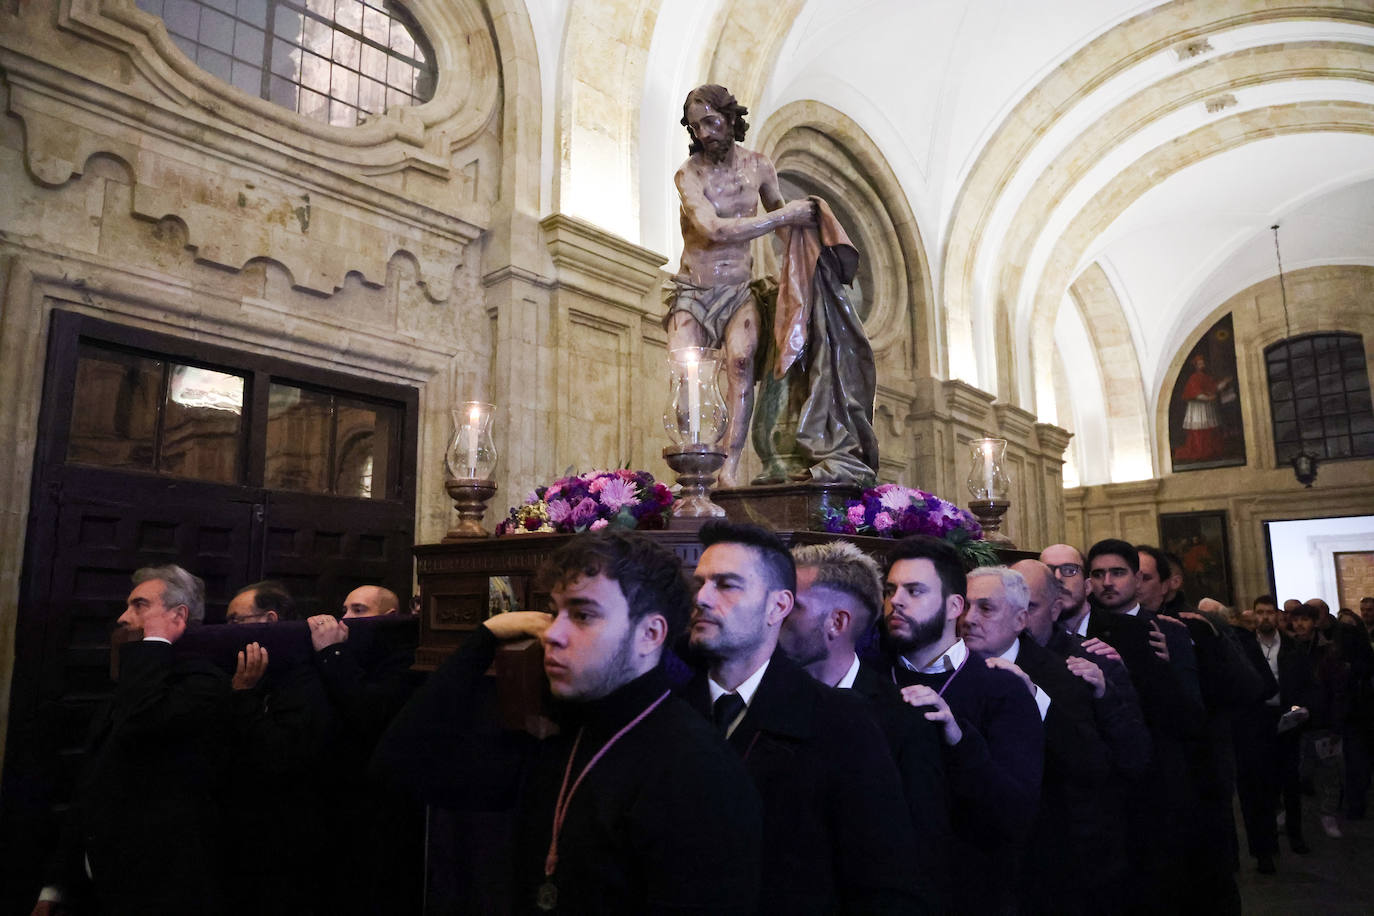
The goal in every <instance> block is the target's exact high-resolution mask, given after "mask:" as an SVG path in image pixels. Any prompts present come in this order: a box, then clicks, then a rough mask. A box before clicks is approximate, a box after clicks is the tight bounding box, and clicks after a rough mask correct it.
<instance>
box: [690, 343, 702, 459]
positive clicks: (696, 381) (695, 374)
mask: <svg viewBox="0 0 1374 916" xmlns="http://www.w3.org/2000/svg"><path fill="white" fill-rule="evenodd" d="M687 432H688V435H689V436H690V438H691V441H692V442H693V443H696V442H700V441H701V377H700V372H699V369H698V366H697V354H696V351H695V350H691V351H689V352H688V353H687Z"/></svg>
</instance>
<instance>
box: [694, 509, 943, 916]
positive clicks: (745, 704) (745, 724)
mask: <svg viewBox="0 0 1374 916" xmlns="http://www.w3.org/2000/svg"><path fill="white" fill-rule="evenodd" d="M700 537H701V543H702V544H704V545H705V547H706V549H705V550H704V551H702V554H701V558H700V559H699V560H697V566H696V572H695V575H694V578H695V580H696V583H697V593H696V609H695V610H694V611H693V612H692V619H691V626H690V630H689V633H690V645H691V649H692V651H693V652H694V653H695V654H696V655H697V656H699V657H701V658H702V659H704V660H705V661H706V664H707V668H706V670H705V671H703V672H701V673H699V674H698V675H697V676H696V677H695V678H694V679H693V680H692V681H691V682H690V683H689V684H688V685H687V686H686V687H685V688H684V690H683V693H684V696H685V697H686V699H687V701H688V702H689V703H691V705H692V706H694V707H696V709H697V710H698V711H699V712H700V713H701V714H702V715H703V716H705V717H707V718H709V719H711V720H713V721H714V722H715V724H716V727H717V728H718V729H719V730H720V732H721V734H723V735H724V736H725V738H726V740H727V741H728V742H729V744H730V746H731V747H732V748H734V749H735V750H736V751H737V752H738V753H739V755H740V756H741V757H742V758H743V759H744V766H745V769H747V770H748V771H749V775H750V776H751V777H752V778H753V780H754V785H755V786H756V787H757V788H758V791H759V795H760V796H762V799H763V844H762V847H761V848H762V858H763V877H762V886H761V892H762V894H761V898H760V900H761V905H760V909H761V911H762V912H767V913H788V914H798V913H910V912H913V911H914V910H915V909H917V908H918V906H919V902H918V900H917V898H916V895H915V891H914V880H913V876H912V869H911V863H910V861H909V857H910V855H911V850H912V849H913V848H914V846H915V840H914V838H913V835H912V827H911V822H910V820H909V819H908V818H907V817H906V814H905V811H904V810H903V806H902V805H901V804H900V802H899V800H900V799H901V798H902V785H901V780H900V778H899V776H898V774H897V768H896V766H895V764H894V763H893V760H892V755H891V754H890V753H889V751H888V748H887V742H886V741H885V740H884V738H883V735H882V733H881V732H880V731H879V730H878V727H877V726H876V725H875V724H874V723H873V721H872V719H871V717H870V713H869V711H868V709H867V707H866V706H865V701H864V700H863V698H862V697H859V696H855V695H854V694H853V692H852V691H839V690H833V689H831V688H830V687H827V686H824V685H822V684H820V683H818V682H817V681H816V680H814V679H813V678H811V677H810V676H809V675H807V673H806V672H805V671H803V670H802V669H801V668H799V667H797V665H796V664H795V663H794V662H793V661H792V660H791V659H789V658H788V657H787V656H786V655H785V654H784V653H782V652H774V649H775V648H776V647H777V644H778V636H779V633H780V631H781V628H782V623H783V621H784V620H785V619H786V618H787V616H788V614H790V613H791V612H792V609H793V603H794V596H795V594H796V587H797V573H796V567H795V565H794V564H793V562H792V555H791V554H790V553H788V552H787V548H786V547H785V546H784V545H783V543H782V541H781V540H779V539H778V537H777V535H775V534H773V533H772V532H769V531H766V530H764V529H762V528H759V527H756V526H753V525H736V524H730V523H727V522H710V523H707V524H706V525H705V526H703V527H702V529H701V535H700ZM894 802H897V803H894ZM713 804H718V802H716V803H713ZM694 864H695V863H694Z"/></svg>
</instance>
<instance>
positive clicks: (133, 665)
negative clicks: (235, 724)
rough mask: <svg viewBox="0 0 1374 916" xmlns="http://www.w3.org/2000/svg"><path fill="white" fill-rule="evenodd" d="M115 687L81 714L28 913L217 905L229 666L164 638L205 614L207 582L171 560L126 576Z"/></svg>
mask: <svg viewBox="0 0 1374 916" xmlns="http://www.w3.org/2000/svg"><path fill="white" fill-rule="evenodd" d="M133 584H134V588H133V590H132V591H131V592H129V597H128V600H127V601H126V602H125V608H124V613H123V614H121V615H120V616H119V620H118V626H119V627H120V628H121V629H124V630H127V631H140V632H141V633H142V638H141V639H135V640H133V641H129V642H126V643H124V644H122V645H121V646H119V648H118V649H117V650H116V651H118V652H119V680H118V681H117V682H116V683H115V688H114V696H112V697H111V698H110V699H109V700H108V701H107V702H106V703H105V704H104V705H102V706H101V707H100V708H99V709H98V710H97V711H96V714H95V715H94V717H93V718H92V720H91V730H90V736H89V738H88V741H87V746H86V766H85V769H84V772H83V774H82V776H81V778H80V780H79V781H78V782H77V787H76V791H75V793H74V794H73V796H72V804H71V807H70V809H69V810H68V811H67V817H66V823H65V824H64V829H63V834H62V836H63V841H62V844H61V847H60V849H59V851H58V855H57V856H56V857H55V858H54V860H53V862H52V865H51V866H50V868H49V870H48V874H47V880H46V886H45V887H44V888H43V892H42V894H41V896H40V898H39V903H38V905H37V906H36V907H35V909H34V912H35V913H51V912H56V908H57V907H58V906H59V905H60V906H62V907H64V908H66V909H72V910H76V911H81V912H84V911H85V909H84V908H90V909H91V910H92V911H98V912H101V913H110V914H121V913H130V914H132V913H140V914H141V913H205V912H218V911H219V910H218V908H217V903H216V902H217V901H218V900H220V899H221V894H220V888H219V885H218V881H217V878H216V875H217V871H218V869H217V862H216V861H215V858H214V856H213V855H212V854H211V852H210V850H211V848H212V846H213V844H214V841H215V839H216V837H215V836H214V835H213V825H215V824H216V822H217V817H216V815H215V811H214V804H213V802H212V801H211V799H212V798H213V792H214V785H215V776H216V774H217V773H218V768H217V761H218V759H219V757H220V754H219V753H218V745H217V743H216V742H217V740H218V736H219V735H221V734H222V733H223V731H224V727H225V721H226V715H227V712H228V706H229V693H230V691H229V677H228V675H226V674H225V673H224V672H222V671H220V670H219V668H217V667H216V666H215V665H214V664H213V663H211V662H210V661H209V660H207V659H204V658H196V657H183V658H176V657H174V655H173V653H172V644H173V643H175V642H177V641H178V640H180V639H181V637H182V636H184V635H185V633H186V631H187V630H188V629H190V628H192V627H195V626H197V625H198V624H200V623H201V622H202V621H203V620H204V619H205V583H204V582H202V581H201V580H200V579H199V578H198V577H196V576H193V575H191V574H190V573H189V572H187V571H186V570H184V569H182V568H181V567H180V566H172V565H168V566H155V567H148V568H144V569H140V570H138V571H137V572H135V573H134V575H133Z"/></svg>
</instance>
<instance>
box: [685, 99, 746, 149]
mask: <svg viewBox="0 0 1374 916" xmlns="http://www.w3.org/2000/svg"><path fill="white" fill-rule="evenodd" d="M693 102H700V103H701V104H702V105H705V106H707V107H709V108H712V109H714V110H715V111H717V112H719V113H720V114H721V115H722V116H724V117H725V119H726V120H728V121H729V122H730V125H731V128H732V134H733V136H734V141H735V142H736V143H740V142H742V141H743V140H744V135H745V134H746V133H747V132H748V130H749V123H748V122H747V121H745V120H744V116H745V115H747V114H748V113H749V109H748V108H745V107H744V106H743V105H741V104H740V103H739V102H737V101H736V100H735V97H734V96H733V95H731V94H730V90H729V89H726V88H725V87H724V86H716V85H706V86H698V87H697V88H695V89H693V90H692V91H691V92H689V93H687V98H686V99H685V100H684V101H683V103H682V120H681V121H679V122H678V123H680V124H681V125H682V126H683V127H686V128H687V136H688V138H689V139H690V141H691V142H690V143H689V144H688V147H687V152H688V154H689V155H690V154H693V153H700V152H703V151H704V147H703V145H702V143H701V141H700V140H699V139H698V138H697V135H696V133H695V132H694V131H693V130H692V128H691V125H690V124H689V123H688V120H687V109H688V108H690V107H691V105H692V103H693Z"/></svg>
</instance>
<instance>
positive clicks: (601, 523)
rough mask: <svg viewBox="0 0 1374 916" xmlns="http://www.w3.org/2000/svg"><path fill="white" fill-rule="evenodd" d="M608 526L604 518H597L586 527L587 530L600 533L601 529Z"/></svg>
mask: <svg viewBox="0 0 1374 916" xmlns="http://www.w3.org/2000/svg"><path fill="white" fill-rule="evenodd" d="M609 524H610V522H608V521H606V520H605V519H604V518H599V519H597V520H596V521H594V522H592V523H591V524H590V525H589V526H588V530H590V531H600V530H601V529H602V528H605V527H606V526H607V525H609Z"/></svg>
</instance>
